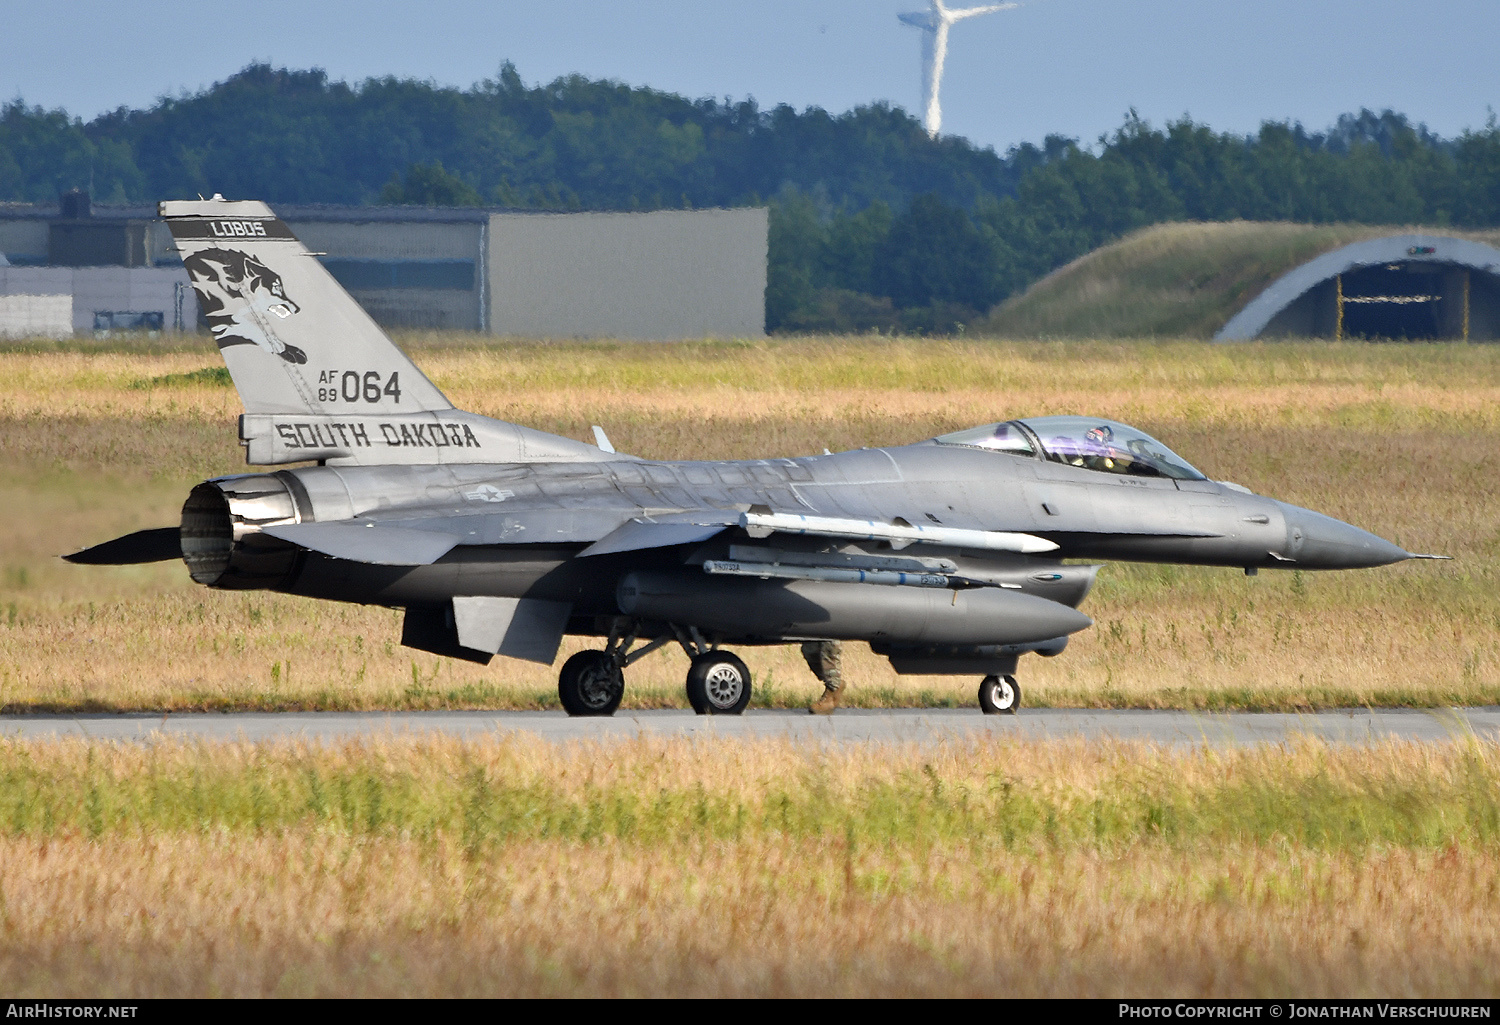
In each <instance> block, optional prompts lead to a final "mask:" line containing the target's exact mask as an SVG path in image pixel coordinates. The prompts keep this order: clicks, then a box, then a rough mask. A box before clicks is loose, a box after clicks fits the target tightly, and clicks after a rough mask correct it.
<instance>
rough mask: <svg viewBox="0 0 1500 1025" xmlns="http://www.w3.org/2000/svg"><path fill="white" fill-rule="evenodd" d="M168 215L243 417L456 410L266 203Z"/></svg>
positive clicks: (166, 206)
mask: <svg viewBox="0 0 1500 1025" xmlns="http://www.w3.org/2000/svg"><path fill="white" fill-rule="evenodd" d="M161 215H162V217H163V218H164V219H165V220H166V222H167V225H168V227H170V228H171V231H172V238H173V239H174V240H175V241H176V242H177V248H178V250H179V251H180V252H181V253H182V263H183V266H184V267H185V268H186V269H187V272H188V277H189V278H190V279H191V280H192V283H193V291H194V292H196V293H197V295H198V302H199V304H200V305H201V306H202V308H203V316H204V319H205V320H207V321H208V326H209V329H210V330H211V331H212V332H213V336H214V341H216V342H218V344H219V348H220V350H222V351H223V353H224V362H225V363H226V364H227V365H228V367H229V374H230V376H231V377H233V378H234V386H235V387H236V388H237V389H239V393H240V398H241V399H242V400H243V401H244V403H245V412H246V413H337V414H347V413H349V412H351V411H357V412H360V413H376V414H379V413H387V414H389V413H414V412H422V411H427V410H437V409H452V408H453V406H452V404H451V403H450V402H449V401H448V400H447V399H445V398H444V397H443V394H442V392H440V391H438V390H437V388H436V387H435V386H434V385H433V384H432V382H431V381H429V380H427V378H426V377H425V376H423V374H422V372H421V371H420V370H418V369H417V368H416V366H414V365H413V364H412V362H411V360H409V359H407V358H406V356H405V354H403V353H402V352H401V350H400V349H398V348H396V346H395V344H394V343H393V342H392V341H391V340H390V338H388V337H387V336H386V334H385V332H384V331H382V330H381V329H380V327H379V326H378V325H377V324H376V323H375V322H374V321H373V320H371V319H370V315H369V314H367V313H366V312H365V311H364V310H363V309H361V308H360V306H359V304H358V303H356V302H355V301H354V300H353V299H352V298H351V297H350V296H349V294H348V293H347V292H345V291H344V289H343V288H342V287H341V286H340V285H339V283H338V282H337V281H335V280H334V278H333V275H331V274H329V273H328V270H327V268H325V267H324V266H323V265H322V264H321V263H320V262H318V260H317V259H316V258H315V257H314V256H313V255H312V254H311V253H309V252H308V251H307V249H306V248H305V247H304V246H303V245H302V243H301V242H298V241H297V239H296V237H295V236H293V235H292V233H291V231H290V230H289V229H288V228H287V226H286V225H285V224H284V223H282V221H281V220H279V219H278V218H277V217H276V215H275V214H273V213H272V212H271V208H270V207H268V206H266V204H264V203H260V202H240V203H230V202H225V201H224V200H222V199H219V198H218V197H215V198H214V199H211V200H207V201H192V202H167V203H162V204H161Z"/></svg>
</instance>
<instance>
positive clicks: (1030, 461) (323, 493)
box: [67, 196, 1422, 716]
mask: <svg viewBox="0 0 1500 1025" xmlns="http://www.w3.org/2000/svg"><path fill="white" fill-rule="evenodd" d="M161 216H162V217H163V218H164V219H165V220H166V222H167V224H168V225H169V226H170V228H171V231H172V235H173V238H174V239H175V240H176V243H177V246H178V249H179V250H180V251H181V253H182V256H183V263H184V265H185V266H186V268H187V271H188V274H189V276H190V278H191V280H192V284H193V289H194V291H195V292H196V293H197V296H198V300H199V302H200V304H201V306H202V311H203V315H204V318H205V320H206V321H207V323H208V325H209V327H210V329H211V330H212V333H213V337H214V340H215V341H216V342H217V343H218V346H219V348H220V350H221V352H222V354H223V358H224V361H225V363H226V364H227V365H228V368H229V372H230V375H231V377H232V378H233V381H234V385H235V387H236V388H237V389H238V391H239V395H240V397H241V399H242V400H243V402H244V407H245V413H244V415H243V416H242V417H240V420H239V436H240V442H241V444H242V445H243V446H244V448H245V452H246V459H247V462H248V463H249V464H251V465H253V466H291V465H292V464H296V465H295V467H294V468H286V469H279V470H275V471H271V472H258V473H250V474H240V475H233V476H224V477H216V478H214V479H212V480H208V481H205V482H203V483H202V484H199V485H198V486H197V487H195V488H193V489H192V492H191V493H190V494H189V495H188V496H187V499H186V502H185V504H184V505H183V508H182V518H181V522H180V524H179V525H178V526H174V527H167V528H162V529H159V530H151V531H142V532H139V533H136V534H132V535H129V536H126V537H122V538H118V539H116V540H114V541H110V542H106V543H104V544H102V545H98V546H96V547H93V548H88V549H85V550H83V551H81V552H79V553H77V554H75V555H72V556H68V557H67V558H69V559H70V560H71V561H72V562H76V563H87V564H94V565H100V564H106V565H119V564H128V563H140V562H155V561H165V560H169V559H177V558H181V559H182V560H183V561H184V562H185V563H186V564H187V569H188V572H189V573H190V574H191V576H192V579H193V580H195V581H197V582H198V583H200V584H203V585H205V586H207V587H211V588H216V589H220V590H256V589H263V590H272V591H280V592H283V593H287V594H295V595H303V596H306V597H310V598H321V599H326V600H330V601H341V602H355V603H360V604H370V605H384V606H388V607H392V608H399V609H403V610H404V611H405V619H404V624H403V627H402V633H401V642H402V643H403V644H405V645H407V646H409V647H411V648H414V649H417V650H420V651H426V652H432V653H435V654H438V655H443V656H448V657H452V658H459V659H466V660H469V661H472V662H477V663H481V664H488V663H489V662H490V660H491V659H492V658H493V657H494V656H495V655H502V656H506V657H509V658H516V659H524V660H527V661H532V662H538V663H543V664H547V665H551V664H553V662H554V661H555V660H556V656H557V652H558V649H559V647H560V644H561V641H562V639H563V637H564V636H568V635H572V636H583V637H591V638H597V639H599V641H600V642H601V645H602V646H601V647H599V648H593V649H590V650H585V651H581V652H579V653H578V654H575V655H573V656H572V657H571V658H569V659H568V660H567V661H566V662H565V663H564V664H563V666H562V668H561V671H560V673H559V676H558V696H559V698H560V699H561V702H562V706H563V708H564V709H566V710H567V711H568V712H569V713H571V714H573V715H580V716H603V715H610V714H612V713H613V712H614V711H615V710H616V709H617V708H618V707H619V705H620V700H621V696H622V695H623V693H624V689H625V670H626V669H627V668H629V666H631V665H632V664H633V663H635V662H636V661H637V660H638V659H640V658H642V657H643V656H645V655H647V654H649V653H650V652H652V651H655V650H657V649H658V648H661V647H662V646H663V645H668V644H674V643H675V644H679V645H681V646H682V648H683V649H684V651H685V652H686V653H687V655H688V656H689V658H690V659H691V668H690V669H689V670H688V673H687V681H686V689H687V698H688V702H689V703H690V704H691V705H692V707H693V708H694V709H695V710H696V711H697V712H699V713H700V714H729V715H735V714H739V713H741V712H743V711H744V710H745V707H746V706H747V705H748V704H749V702H750V696H751V677H750V672H749V670H748V669H747V668H746V666H745V663H744V662H742V661H741V660H740V659H739V658H738V657H737V656H736V655H734V654H733V653H732V652H731V651H729V650H726V648H725V646H726V645H735V646H741V645H743V646H752V645H773V644H788V643H795V642H808V641H830V640H832V641H862V642H866V643H868V644H869V645H870V647H871V648H872V649H873V650H874V651H875V652H876V653H877V654H880V655H883V656H885V657H887V658H888V659H889V660H890V663H891V665H892V667H893V668H894V669H895V671H896V672H897V673H914V674H939V675H959V676H972V677H980V678H982V683H981V684H980V687H979V705H980V707H981V708H982V709H983V710H984V711H985V712H986V713H1013V712H1015V711H1016V710H1017V709H1018V708H1019V707H1020V704H1021V690H1020V686H1019V684H1018V682H1017V680H1016V672H1017V666H1018V663H1019V660H1020V659H1021V658H1022V657H1023V656H1025V655H1027V654H1033V653H1034V654H1036V655H1040V656H1055V655H1058V654H1060V653H1061V652H1062V651H1063V649H1064V648H1065V647H1066V645H1067V643H1068V638H1069V637H1070V636H1071V635H1072V634H1074V633H1077V632H1078V631H1080V630H1083V629H1085V628H1087V627H1089V626H1090V625H1092V621H1091V620H1090V619H1089V618H1088V617H1087V616H1086V615H1084V614H1083V613H1082V612H1079V611H1078V606H1079V605H1080V604H1081V603H1082V602H1083V600H1084V598H1085V596H1086V595H1087V594H1088V592H1089V589H1090V588H1091V586H1092V585H1093V582H1094V578H1095V575H1096V573H1097V572H1098V570H1099V568H1100V567H1099V565H1098V564H1097V563H1093V562H1088V563H1083V564H1079V563H1078V562H1077V561H1074V560H1111V559H1119V560H1135V561H1143V562H1164V563H1181V564H1188V565H1199V566H1227V567H1237V568H1242V569H1244V571H1245V572H1246V573H1247V574H1254V573H1256V572H1257V571H1258V570H1260V569H1301V570H1324V569H1354V568H1361V567H1373V566H1384V565H1387V564H1390V563H1395V562H1400V561H1401V560H1404V559H1411V558H1421V557H1422V556H1414V555H1412V554H1410V553H1408V552H1406V551H1403V550H1402V549H1401V548H1399V547H1397V546H1396V545H1394V544H1392V543H1390V542H1389V541H1385V540H1383V539H1381V538H1379V537H1377V536H1375V535H1374V534H1369V533H1366V532H1365V531H1363V530H1360V529H1359V528H1357V527H1354V526H1351V525H1350V524H1348V523H1343V522H1340V521H1339V520H1336V519H1332V518H1330V517H1327V516H1323V515H1320V514H1319V513H1316V512H1312V511H1310V510H1307V509H1301V508H1298V507H1296V506H1293V505H1288V504H1285V503H1283V502H1278V501H1275V500H1274V499H1271V498H1265V497H1262V496H1260V495H1256V494H1253V493H1251V492H1250V491H1248V490H1247V489H1245V488H1243V487H1240V486H1238V485H1235V484H1229V483H1224V482H1216V481H1213V480H1210V479H1208V478H1207V477H1206V476H1205V475H1204V474H1203V473H1201V472H1199V471H1198V470H1197V469H1195V468H1194V467H1193V466H1191V465H1190V464H1189V463H1188V462H1187V461H1186V460H1184V459H1182V458H1181V457H1180V456H1178V455H1176V454H1175V453H1173V452H1172V451H1171V450H1170V449H1169V448H1167V446H1165V445H1163V444H1162V443H1161V442H1160V441H1158V440H1156V439H1155V438H1153V437H1151V436H1149V435H1148V434H1146V433H1144V432H1142V431H1139V430H1136V429H1135V428H1132V427H1129V426H1127V425H1125V424H1122V423H1116V422H1113V421H1110V420H1105V419H1101V418H1098V417H1089V416H1047V417H1034V418H1022V419H1013V420H1008V421H1005V422H1002V423H993V424H986V425H984V426H981V427H975V428H973V429H972V430H966V431H960V432H958V433H956V434H947V435H943V436H942V437H938V438H929V439H926V440H922V441H918V442H916V443H914V444H910V445H904V446H898V447H889V448H865V449H859V450H857V451H850V452H838V453H825V454H824V455H813V456H805V457H800V458H795V459H758V460H746V461H729V462H692V461H687V462H674V461H663V460H654V459H645V458H639V457H636V456H631V455H624V454H622V453H619V452H616V451H615V450H614V449H613V447H612V446H611V445H610V444H609V441H608V438H607V437H606V436H605V434H604V432H603V431H602V430H601V429H599V428H595V429H594V433H595V442H596V443H595V444H587V443H585V442H581V441H575V440H573V439H570V438H564V437H559V436H556V435H552V434H546V433H542V432H540V431H536V430H532V429H529V428H526V427H523V426H520V425H518V424H513V423H507V422H504V421H501V420H494V419H490V418H488V417H484V416H478V415H475V414H473V413H466V412H463V411H461V410H458V409H455V408H454V407H453V405H452V404H451V403H449V402H448V400H447V399H446V398H444V397H443V395H442V393H441V392H439V391H438V389H437V388H436V387H434V385H433V384H432V382H430V381H429V380H428V379H427V378H426V377H424V376H423V375H422V372H421V371H420V370H418V369H417V367H416V366H415V365H414V364H413V363H412V362H411V360H409V359H408V358H407V357H406V355H405V354H404V353H402V351H401V350H400V349H399V348H397V347H396V345H395V344H394V343H392V341H391V340H390V339H389V338H388V337H387V336H386V335H385V334H384V333H383V332H382V331H381V329H380V328H379V327H378V326H377V325H376V324H375V322H374V321H373V320H371V319H370V317H369V316H368V315H367V314H366V313H365V312H364V310H362V309H361V308H360V307H359V305H358V304H356V303H355V302H354V300H353V299H352V298H351V297H350V296H349V295H348V294H347V293H346V292H345V291H344V290H343V289H342V288H341V287H340V286H339V284H338V283H337V282H336V281H335V280H334V279H333V277H332V276H331V275H330V274H329V273H328V271H327V269H326V268H324V266H323V265H322V263H320V262H319V260H318V259H317V258H316V257H317V255H318V254H314V253H309V252H308V251H307V250H306V249H305V248H304V247H303V246H302V244H301V243H300V242H298V241H297V239H296V238H295V237H293V235H292V232H291V231H289V230H288V228H287V226H286V225H285V224H284V223H283V222H282V221H280V220H279V219H278V218H277V217H276V216H275V214H273V213H272V211H271V209H270V208H269V207H268V206H266V205H265V204H264V203H260V202H226V201H224V200H222V199H221V198H220V197H217V196H216V197H214V199H212V200H207V201H192V202H167V203H162V204H161Z"/></svg>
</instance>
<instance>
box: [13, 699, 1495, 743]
mask: <svg viewBox="0 0 1500 1025" xmlns="http://www.w3.org/2000/svg"><path fill="white" fill-rule="evenodd" d="M1471 733H1472V734H1473V735H1475V736H1478V737H1479V738H1481V739H1484V740H1487V741H1491V742H1500V707H1486V708H1460V709H1432V710H1407V709H1399V710H1389V711H1374V712H1371V711H1366V710H1364V709H1348V710H1343V711H1333V712H1317V713H1308V714H1303V715H1299V714H1279V713H1261V712H1233V713H1224V714H1213V713H1202V712H1170V711H1083V710H1074V709H1051V708H1038V709H1023V710H1022V712H1021V714H1020V715H1015V716H1003V715H997V716H986V715H981V714H980V713H979V711H978V710H977V709H900V710H892V711H865V710H855V709H850V710H845V711H840V712H838V713H837V714H835V715H832V716H827V717H823V716H811V715H808V714H807V713H806V712H802V711H770V710H763V711H752V712H749V713H747V714H746V715H743V716H738V717H736V716H724V717H706V716H697V715H693V714H692V713H691V712H686V711H681V712H679V711H660V712H622V713H620V714H617V715H616V716H615V717H614V718H612V719H570V718H568V717H567V716H566V715H564V714H563V713H561V712H365V713H362V712H285V713H227V714H225V713H212V712H210V713H192V714H183V715H168V716H161V715H147V714H132V715H16V716H0V737H17V738H26V739H47V738H59V737H87V738H92V739H95V740H115V741H147V740H159V739H184V740H211V741H224V740H248V741H272V740H299V739H300V740H312V741H320V742H326V741H337V740H342V739H346V738H353V737H386V736H397V737H402V736H417V737H420V736H431V735H443V736H452V737H466V738H479V737H504V736H532V737H540V738H543V739H546V740H553V741H588V740H628V739H632V738H636V737H642V736H648V737H695V738H702V739H717V738H723V737H738V738H765V737H784V738H788V739H791V740H795V741H803V742H812V743H850V742H877V743H881V742H883V743H919V744H920V743H937V742H941V741H943V740H952V739H964V738H972V737H983V736H992V737H1023V738H1027V739H1058V738H1064V737H1075V736H1082V737H1087V738H1094V739H1098V738H1114V739H1118V740H1143V741H1151V742H1154V743H1159V744H1172V745H1195V744H1209V745H1214V746H1232V745H1238V744H1258V743H1272V744H1279V743H1282V742H1284V741H1287V740H1289V739H1291V738H1293V737H1297V736H1308V737H1316V738H1320V739H1323V740H1327V741H1330V742H1334V743H1343V744H1368V743H1373V742H1378V741H1382V740H1388V739H1397V740H1418V741H1429V742H1440V741H1449V740H1453V739H1456V738H1462V737H1466V736H1468V735H1470V734H1471Z"/></svg>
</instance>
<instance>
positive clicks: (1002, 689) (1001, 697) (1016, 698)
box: [979, 676, 1021, 715]
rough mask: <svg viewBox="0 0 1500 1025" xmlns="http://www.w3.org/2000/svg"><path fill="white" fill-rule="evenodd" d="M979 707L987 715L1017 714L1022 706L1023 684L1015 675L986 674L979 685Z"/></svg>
mask: <svg viewBox="0 0 1500 1025" xmlns="http://www.w3.org/2000/svg"><path fill="white" fill-rule="evenodd" d="M979 707H980V709H981V710H982V711H983V712H984V714H985V715H1015V714H1016V712H1018V711H1019V710H1020V708H1021V685H1020V684H1019V683H1017V682H1016V678H1015V677H1014V676H986V677H985V678H984V681H983V682H982V683H980V685H979Z"/></svg>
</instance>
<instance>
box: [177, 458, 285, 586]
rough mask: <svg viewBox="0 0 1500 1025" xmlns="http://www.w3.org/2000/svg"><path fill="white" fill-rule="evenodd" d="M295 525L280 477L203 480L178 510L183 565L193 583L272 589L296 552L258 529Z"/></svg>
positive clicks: (278, 582)
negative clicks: (279, 525) (281, 524)
mask: <svg viewBox="0 0 1500 1025" xmlns="http://www.w3.org/2000/svg"><path fill="white" fill-rule="evenodd" d="M297 521H298V516H297V506H296V502H295V500H294V499H293V497H292V493H291V490H290V489H289V488H288V487H287V484H286V482H285V481H284V480H283V479H282V478H281V477H280V476H279V475H276V474H251V475H248V476H244V477H223V478H219V479H217V480H211V481H205V482H204V483H202V484H199V485H198V486H197V487H195V488H194V489H193V490H192V493H191V494H189V495H188V499H187V502H185V503H184V504H183V506H182V529H181V534H180V536H181V544H182V561H183V562H185V563H187V568H188V573H189V574H190V575H191V576H192V578H193V580H195V581H196V582H198V583H200V584H206V585H207V586H209V587H217V588H222V589H225V590H234V591H254V590H264V589H267V588H272V587H276V586H278V585H280V584H282V583H284V582H285V581H286V580H287V579H288V578H289V577H290V576H291V574H292V572H293V571H294V570H295V569H296V564H297V556H298V552H299V551H300V549H298V548H297V547H296V546H295V545H292V544H288V543H287V542H285V541H281V540H279V539H277V538H274V537H271V536H270V535H268V534H263V533H261V528H262V527H266V526H270V525H271V524H274V523H296V522H297Z"/></svg>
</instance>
